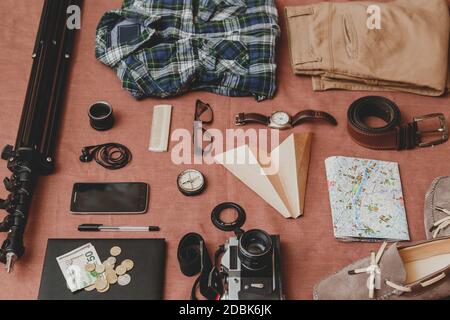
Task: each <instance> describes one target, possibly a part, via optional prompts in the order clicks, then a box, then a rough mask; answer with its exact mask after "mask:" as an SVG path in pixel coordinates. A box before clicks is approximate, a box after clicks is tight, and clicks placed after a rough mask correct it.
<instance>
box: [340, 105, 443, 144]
mask: <svg viewBox="0 0 450 320" xmlns="http://www.w3.org/2000/svg"><path fill="white" fill-rule="evenodd" d="M369 117H376V118H380V119H382V120H384V121H385V122H386V125H385V126H383V127H370V126H369V125H367V123H366V122H365V121H366V120H367V118H369ZM429 119H438V120H439V122H440V126H439V128H437V129H434V130H428V131H420V130H419V126H418V123H420V122H422V121H425V120H429ZM347 128H348V132H349V134H350V136H351V137H352V139H353V140H354V141H355V142H356V143H358V144H360V145H361V146H363V147H366V148H369V149H377V150H392V149H395V150H405V149H414V148H415V147H430V146H434V145H437V144H441V143H444V142H446V141H447V140H448V137H449V135H448V127H447V122H446V120H445V117H444V115H443V114H442V113H433V114H428V115H425V116H421V117H416V118H414V121H413V122H412V123H407V124H402V122H401V113H400V109H399V108H398V106H397V105H396V104H395V103H394V102H393V101H391V100H389V99H386V98H384V97H378V96H369V97H364V98H361V99H358V100H356V101H355V102H353V103H352V105H351V106H350V108H349V110H348V126H347ZM426 134H435V135H437V134H439V135H440V137H439V139H436V140H433V141H430V142H424V141H423V140H422V137H423V135H426Z"/></svg>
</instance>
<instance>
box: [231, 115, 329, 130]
mask: <svg viewBox="0 0 450 320" xmlns="http://www.w3.org/2000/svg"><path fill="white" fill-rule="evenodd" d="M308 120H324V121H326V122H328V123H330V124H332V125H334V126H336V125H337V121H336V119H335V118H334V117H333V116H332V115H331V114H329V113H327V112H324V111H317V110H304V111H300V112H299V113H297V114H296V115H295V116H293V117H291V116H290V115H289V114H288V113H287V112H284V111H275V112H274V113H272V115H271V116H270V117H268V116H265V115H263V114H260V113H239V114H237V115H236V118H235V125H237V126H243V125H246V124H247V123H260V124H264V125H266V126H269V127H270V128H272V129H278V130H285V129H290V128H292V127H295V126H297V125H299V124H301V123H303V122H305V121H308Z"/></svg>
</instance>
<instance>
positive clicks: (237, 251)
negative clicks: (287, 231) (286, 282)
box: [221, 229, 284, 300]
mask: <svg viewBox="0 0 450 320" xmlns="http://www.w3.org/2000/svg"><path fill="white" fill-rule="evenodd" d="M221 271H222V273H223V275H224V282H225V293H224V295H223V296H222V299H223V300H283V299H284V296H283V285H282V277H281V250H280V236H278V235H269V234H267V232H265V231H262V230H257V229H254V230H250V231H247V232H244V233H243V234H242V235H241V236H240V237H231V238H230V239H229V240H228V241H227V242H226V243H225V253H224V255H223V257H222V262H221Z"/></svg>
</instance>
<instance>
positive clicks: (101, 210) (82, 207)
mask: <svg viewBox="0 0 450 320" xmlns="http://www.w3.org/2000/svg"><path fill="white" fill-rule="evenodd" d="M149 191H150V186H149V185H148V184H146V183H141V182H129V183H75V184H74V186H73V192H72V200H71V204H70V211H71V212H72V213H73V214H143V213H146V212H147V209H148V200H149Z"/></svg>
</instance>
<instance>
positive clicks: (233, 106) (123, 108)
mask: <svg viewBox="0 0 450 320" xmlns="http://www.w3.org/2000/svg"><path fill="white" fill-rule="evenodd" d="M314 2H319V1H311V0H309V1H301V0H279V1H277V5H278V9H279V13H280V25H281V28H282V38H281V40H280V42H279V45H278V65H279V69H278V87H279V89H278V92H277V95H276V97H275V98H274V99H273V100H269V101H265V102H262V103H257V102H256V101H255V100H254V99H253V98H229V97H222V96H218V95H214V94H210V93H199V92H192V93H189V94H186V95H184V96H182V97H177V98H173V99H168V100H164V101H161V100H159V99H152V98H149V99H145V100H143V101H139V102H137V101H135V100H134V99H133V98H132V97H131V96H130V95H129V94H128V93H127V92H126V91H124V90H123V89H122V88H121V84H120V82H119V80H118V78H117V77H116V75H115V74H114V72H113V71H112V70H110V69H109V68H108V67H106V66H104V65H103V64H101V63H100V62H98V61H96V59H95V57H94V44H95V29H96V26H97V23H98V21H99V19H100V18H101V16H102V15H103V13H104V12H105V11H107V10H109V9H113V8H119V7H120V5H121V3H122V1H121V0H95V1H93V0H86V1H85V6H84V9H83V19H82V29H81V32H79V35H78V39H77V45H76V49H75V54H74V60H73V68H72V72H71V74H70V84H69V86H68V94H67V103H66V106H65V112H64V114H63V119H62V122H61V134H60V139H59V146H58V152H57V158H56V161H57V171H56V173H55V174H54V175H52V176H50V177H45V178H42V179H40V182H39V187H38V189H37V192H36V194H35V198H34V203H33V209H32V212H31V215H30V219H29V223H28V227H27V230H26V236H25V245H26V249H27V251H26V255H25V256H24V258H23V259H22V260H21V261H19V262H18V263H17V265H16V267H15V271H14V273H13V274H11V275H7V274H6V273H5V272H4V271H3V270H0V283H1V285H2V287H3V288H4V289H5V290H1V291H0V299H36V297H37V294H38V290H39V284H40V275H41V272H42V265H43V259H44V254H45V248H46V243H47V239H48V238H83V237H87V238H97V237H107V238H114V237H143V236H144V237H161V238H162V237H163V238H166V239H167V242H168V251H167V256H168V258H167V269H166V272H167V274H166V282H165V283H166V284H165V294H164V297H165V299H188V298H189V296H190V291H191V286H192V283H193V281H194V279H192V278H187V277H185V276H183V275H182V274H181V272H180V270H179V267H178V262H177V258H176V253H177V245H178V241H179V240H180V238H181V237H182V236H183V235H184V234H186V233H188V232H198V233H201V234H202V235H203V236H204V237H205V238H206V240H207V243H208V245H209V250H210V252H214V251H215V250H216V248H217V246H218V245H220V244H223V243H224V241H225V240H226V238H227V237H228V236H230V235H229V234H225V233H223V232H220V231H218V230H216V229H215V228H214V227H213V225H212V224H211V222H210V213H211V210H212V209H213V208H214V207H215V206H216V205H217V204H218V203H220V202H223V201H234V202H237V203H239V204H241V205H242V206H243V207H244V208H245V209H246V212H247V223H246V225H245V228H246V229H250V228H261V229H264V230H267V231H268V232H270V233H276V234H281V240H282V256H283V275H284V286H285V293H286V295H287V298H288V299H311V298H312V288H313V286H314V284H315V283H316V282H318V281H319V280H320V279H322V278H323V277H326V276H327V275H329V274H330V273H333V272H334V271H337V270H338V269H340V268H342V267H344V266H345V265H347V264H349V263H351V262H352V261H354V260H355V259H359V258H361V257H364V256H367V255H368V254H369V252H370V251H371V250H376V249H377V248H378V247H379V244H367V243H342V242H339V241H337V240H335V239H334V237H333V229H332V221H331V213H330V206H329V200H328V191H327V182H326V177H325V167H324V160H325V159H326V158H327V157H329V156H334V155H341V156H353V157H364V158H373V159H379V160H388V161H396V162H398V163H399V164H400V171H401V176H402V183H403V186H404V197H405V201H406V210H407V216H408V222H409V229H410V233H411V237H412V240H422V239H424V238H425V232H424V226H423V225H424V222H423V205H424V196H425V192H426V190H427V189H428V187H429V186H430V184H431V182H432V180H433V179H434V178H436V177H438V176H442V175H448V174H450V170H449V169H450V162H449V154H450V143H447V144H445V145H441V146H437V147H434V148H429V149H416V150H412V151H403V152H397V151H387V152H378V151H371V150H368V149H364V148H362V147H359V146H358V145H356V144H355V143H353V142H352V141H351V140H350V137H349V136H348V134H347V132H346V112H347V108H348V106H349V105H350V104H351V103H352V102H353V101H354V100H356V99H357V98H359V97H362V96H365V95H367V93H364V92H344V91H330V92H321V93H315V92H313V91H312V86H311V80H310V79H309V78H307V77H297V76H295V75H294V74H293V72H292V69H291V65H290V58H289V53H288V44H287V34H286V29H285V19H284V13H283V8H284V7H285V6H287V5H302V4H307V3H314ZM42 4H43V0H33V1H29V0H2V1H1V2H0V12H2V13H4V14H3V15H2V17H3V18H2V19H1V20H0V47H1V50H0V93H1V94H0V105H1V112H0V145H4V144H7V143H10V144H11V143H14V141H15V137H16V132H17V128H18V123H19V120H20V115H21V111H22V106H23V100H24V97H25V92H26V87H27V83H28V77H29V74H30V69H31V63H32V61H31V53H32V50H33V46H34V41H35V35H36V32H37V27H38V23H39V19H40V15H41V9H42ZM449 4H450V1H449ZM430 54H432V52H430ZM380 94H381V95H384V96H386V97H387V98H389V99H392V100H394V101H395V102H396V103H397V104H398V105H399V106H400V108H401V110H402V112H403V116H404V119H405V120H407V121H410V120H411V119H412V117H413V116H418V115H422V114H427V113H434V112H443V113H444V114H445V115H446V116H447V117H448V118H450V110H449V107H450V97H449V96H446V97H441V98H431V97H422V96H417V95H413V94H406V93H380ZM196 99H202V100H203V101H205V102H208V103H210V104H211V105H212V106H213V108H214V113H215V120H214V127H215V128H218V129H221V130H225V129H227V128H234V124H233V119H234V115H235V114H236V113H238V112H244V111H245V112H261V113H265V114H270V113H271V112H272V111H275V110H285V111H288V112H289V113H291V114H295V113H296V112H297V111H300V110H303V109H307V108H316V109H321V110H324V111H327V112H330V113H332V114H333V115H335V116H336V118H337V120H338V121H339V126H338V127H337V128H332V127H329V126H328V125H326V124H319V123H316V124H313V125H311V124H304V125H302V126H300V127H297V128H295V129H294V130H292V131H291V132H308V131H310V132H313V145H312V155H311V166H310V171H309V179H308V186H307V192H306V205H305V215H304V216H303V217H301V218H300V219H298V220H285V219H284V218H282V216H281V215H280V214H278V213H277V212H276V211H275V210H274V209H272V208H271V207H270V206H269V205H268V204H266V203H265V202H264V201H263V200H262V199H260V198H259V197H258V196H256V195H255V194H254V193H253V192H252V191H251V190H249V189H248V188H246V187H245V186H244V184H242V183H241V182H240V181H238V180H237V179H236V178H235V177H233V176H232V175H231V174H229V173H228V172H227V171H226V170H225V169H224V168H223V167H220V166H217V165H216V166H207V165H201V166H194V167H195V168H196V169H200V170H201V171H202V172H203V173H204V174H205V175H206V177H207V179H208V188H207V191H206V192H205V194H203V195H202V196H200V197H196V198H192V199H188V198H186V197H184V196H183V195H181V194H180V193H179V192H178V190H177V186H176V178H177V175H178V174H179V173H180V172H181V171H182V170H183V169H186V168H188V167H190V166H176V165H174V164H172V162H171V159H170V153H164V154H156V153H150V152H148V151H147V150H148V142H149V136H150V127H151V122H152V110H153V108H152V106H154V105H156V104H160V103H168V104H172V105H173V106H174V111H173V122H172V129H174V128H186V129H188V130H191V128H192V120H193V112H194V104H195V101H196ZM97 100H107V101H109V102H110V103H111V104H112V105H113V107H114V110H115V113H116V117H117V123H116V126H115V127H114V129H113V130H111V131H108V132H104V133H99V132H96V131H94V130H93V129H91V128H90V126H89V122H88V119H87V113H86V112H87V108H88V107H89V105H90V104H92V103H93V102H95V101H97ZM255 128H257V126H255ZM291 132H282V133H281V138H283V139H284V138H285V137H287V135H288V134H289V133H291ZM111 141H114V142H119V143H124V144H126V145H128V146H129V147H130V149H131V150H132V152H133V155H134V159H133V162H132V164H131V165H130V166H128V167H127V168H125V169H122V170H120V171H117V172H110V171H106V170H104V169H103V168H101V167H99V166H97V165H96V164H93V163H92V164H83V163H80V162H79V160H78V157H79V153H80V150H81V148H82V147H83V146H86V145H92V144H97V143H98V144H99V143H104V142H111ZM171 146H172V147H173V146H174V143H172V144H171ZM9 174H10V173H9V172H8V171H7V169H6V163H2V164H1V165H0V177H3V176H6V175H8V176H9ZM90 181H91V182H95V181H108V182H117V181H143V182H147V183H149V184H150V185H151V200H150V208H149V212H148V213H147V214H145V215H141V216H117V217H111V216H105V217H80V216H73V215H71V214H70V213H69V204H70V197H71V190H72V185H73V183H75V182H90ZM1 190H2V191H0V196H2V197H5V196H6V191H4V190H3V188H2V189H1ZM81 223H104V224H110V225H159V226H160V227H161V229H162V231H161V232H160V233H159V234H136V233H134V234H133V233H130V234H127V233H121V234H118V233H116V234H106V233H101V234H98V233H92V234H80V233H79V232H78V231H77V230H76V228H77V226H78V225H79V224H81ZM1 240H2V241H3V238H1Z"/></svg>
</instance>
